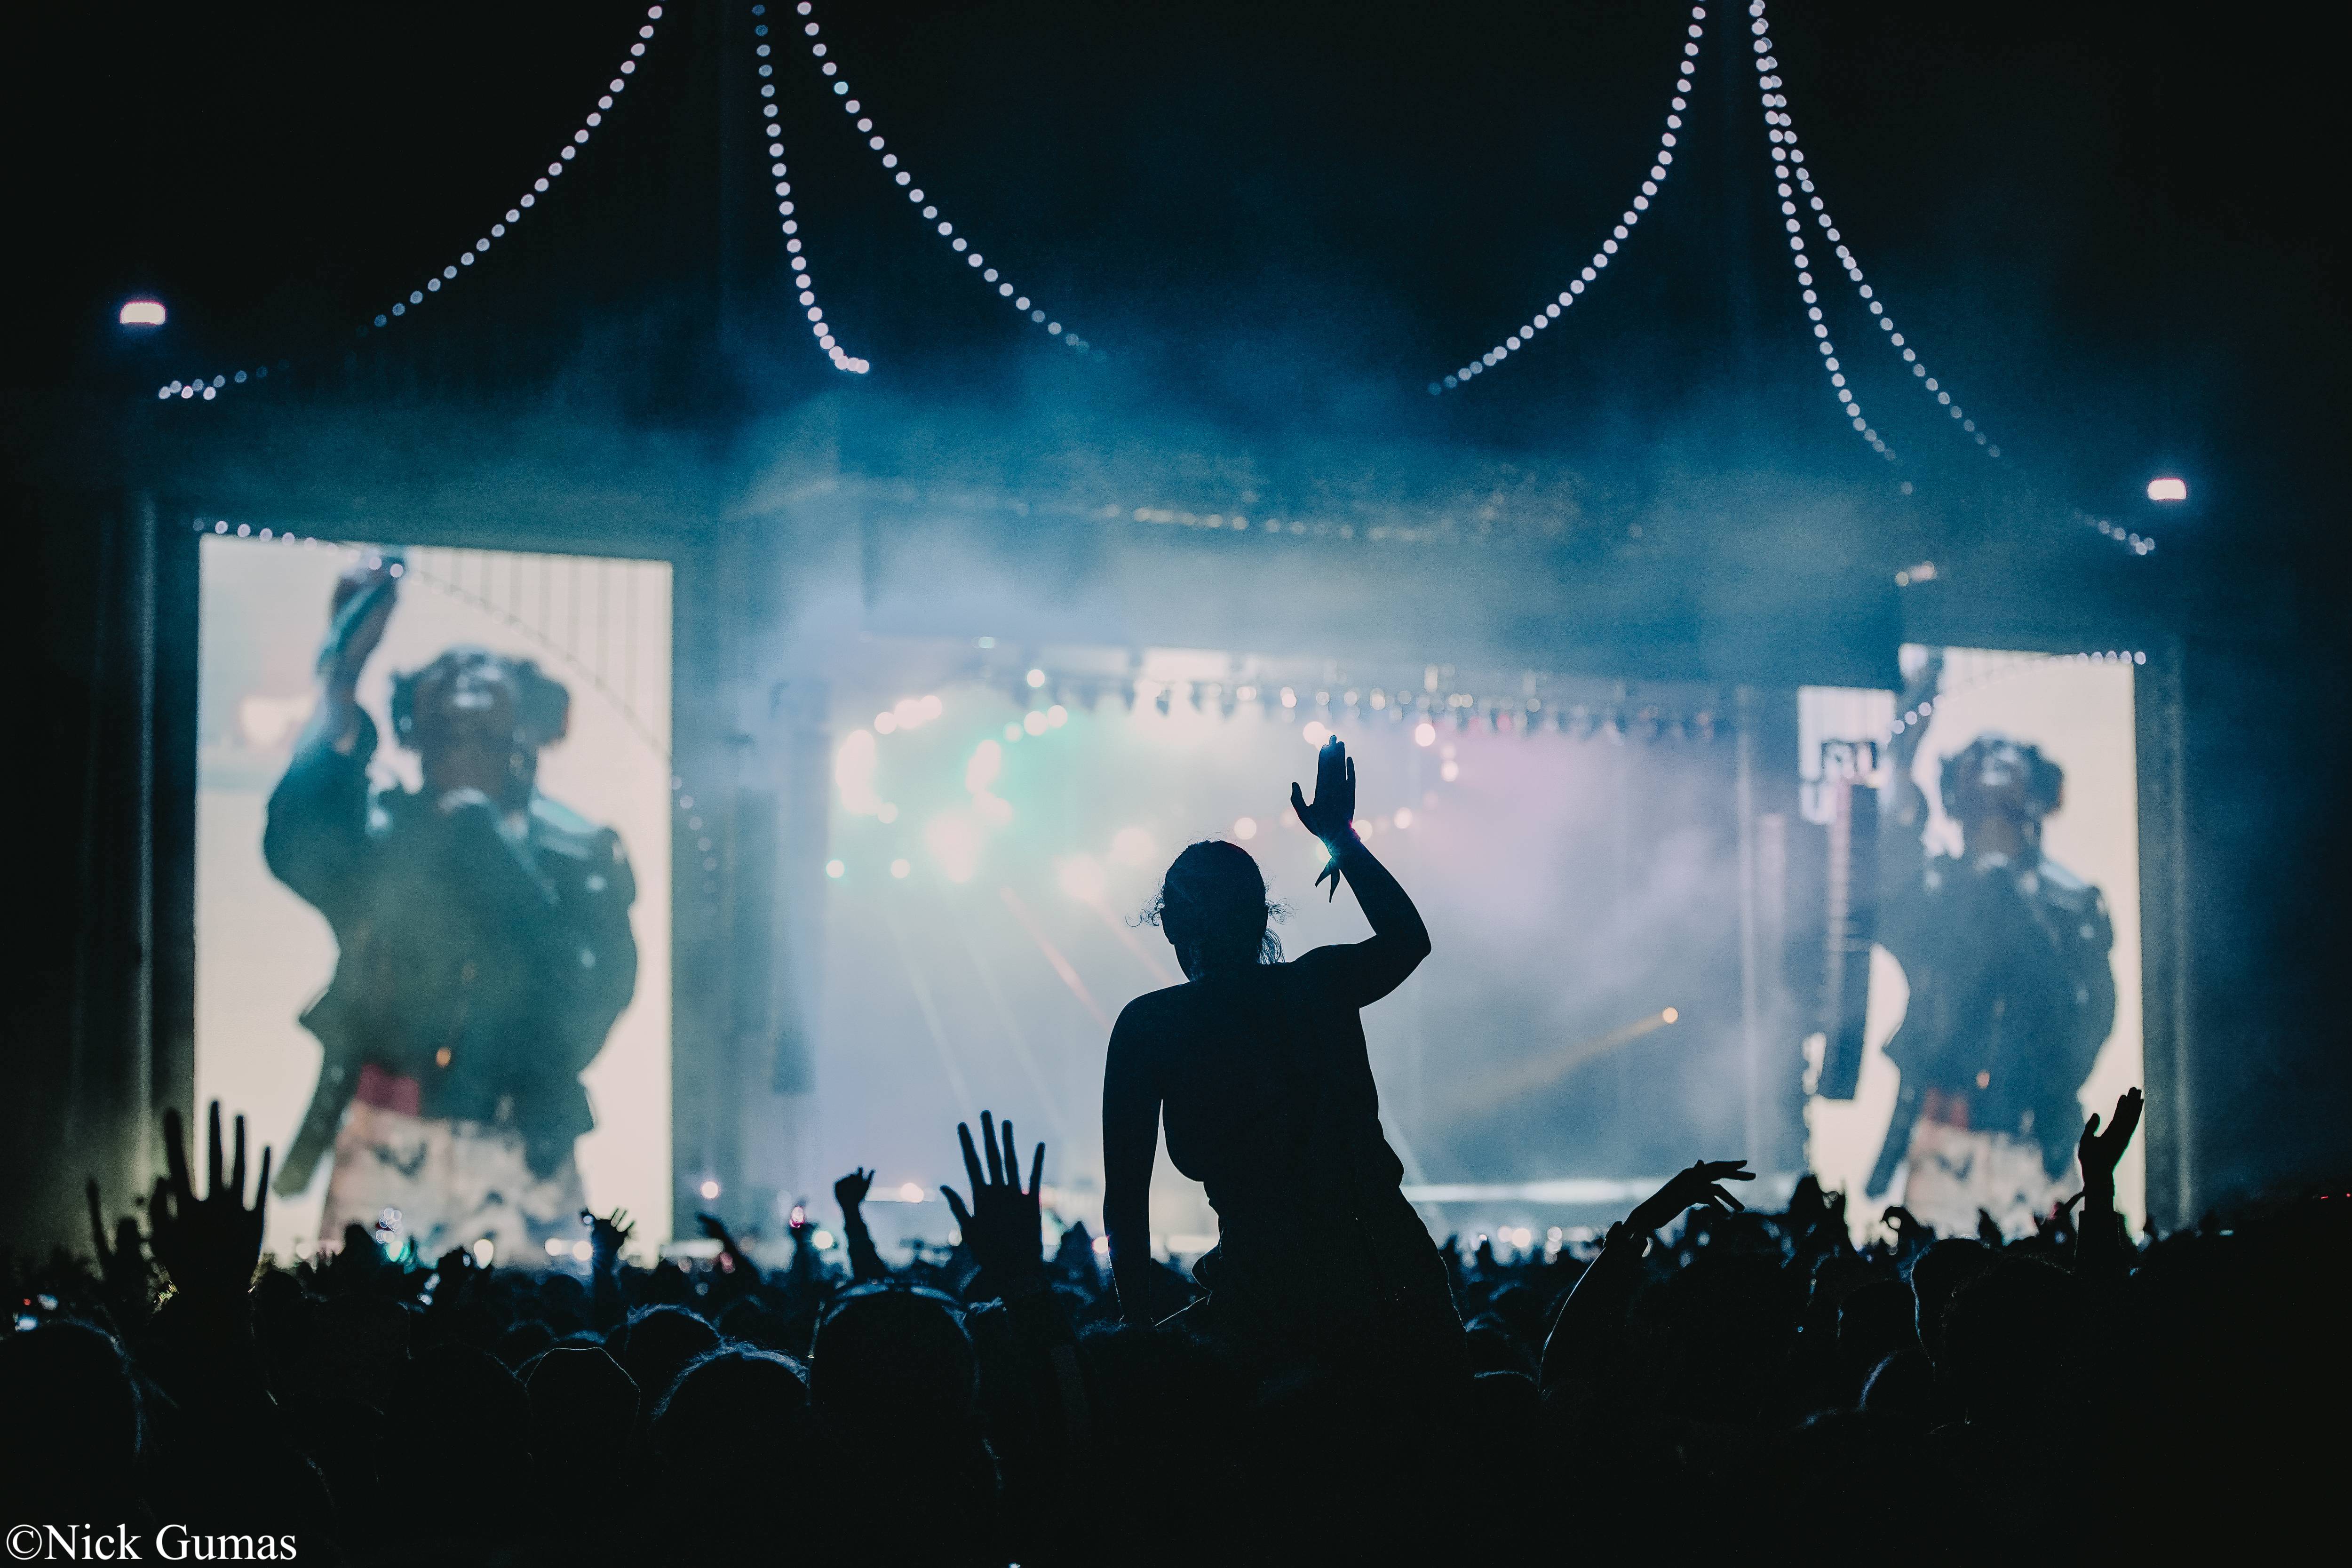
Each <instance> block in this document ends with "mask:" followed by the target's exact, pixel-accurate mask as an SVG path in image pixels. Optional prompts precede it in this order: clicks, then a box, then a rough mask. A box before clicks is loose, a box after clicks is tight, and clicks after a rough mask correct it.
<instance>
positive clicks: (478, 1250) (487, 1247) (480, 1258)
mask: <svg viewBox="0 0 2352 1568" xmlns="http://www.w3.org/2000/svg"><path fill="white" fill-rule="evenodd" d="M473 1254H474V1266H475V1267H476V1268H488V1267H489V1266H490V1259H492V1258H496V1257H497V1256H498V1255H499V1249H498V1247H497V1244H495V1243H494V1242H492V1241H491V1240H490V1238H489V1237H487V1236H486V1237H482V1239H481V1240H479V1241H478V1242H476V1243H474V1246H473Z"/></svg>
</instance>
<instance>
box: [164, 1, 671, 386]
mask: <svg viewBox="0 0 2352 1568" xmlns="http://www.w3.org/2000/svg"><path fill="white" fill-rule="evenodd" d="M661 18H662V8H661V7H660V6H658V5H649V6H647V7H646V20H645V22H644V23H643V24H642V25H641V26H639V27H638V28H637V37H636V41H635V43H633V44H631V45H630V46H629V52H628V54H627V56H626V57H625V58H623V59H622V61H621V65H620V69H619V71H618V73H617V74H615V75H614V78H613V79H612V80H611V81H609V82H607V83H606V84H605V85H604V93H603V94H602V96H600V97H599V98H598V99H597V100H596V107H595V108H593V109H592V110H589V111H588V118H587V119H586V120H585V121H582V122H581V125H580V128H579V129H578V130H576V131H574V132H572V137H571V140H569V141H567V142H564V144H563V145H562V147H560V148H558V149H557V150H556V154H555V156H554V158H553V159H551V160H550V162H549V163H548V165H547V173H545V174H541V175H540V176H539V177H538V178H536V179H534V180H533V181H532V182H531V184H530V190H527V191H525V192H524V193H523V194H522V195H520V197H518V198H517V199H516V201H515V205H512V206H510V207H509V208H508V209H507V210H506V215H505V216H504V218H503V219H502V220H501V221H499V222H497V223H493V224H492V225H490V229H489V232H488V234H485V235H483V236H482V237H480V238H478V239H477V240H475V241H474V243H473V244H472V245H470V246H468V247H467V248H465V249H464V250H462V251H460V252H458V254H457V260H455V261H453V262H451V263H449V264H448V265H447V266H445V267H443V268H441V270H440V271H438V272H436V273H435V274H434V275H433V276H432V277H430V278H427V279H425V286H424V287H423V288H421V289H411V290H409V292H408V295H407V297H406V298H405V299H401V300H394V301H393V303H392V305H391V306H390V307H389V308H388V309H386V310H380V311H378V312H377V313H376V315H375V317H374V320H373V325H375V326H378V327H387V326H390V325H391V324H392V323H393V322H394V321H397V320H399V319H400V318H402V317H404V316H405V315H407V314H408V312H409V311H410V310H413V309H415V307H417V306H419V305H422V304H424V303H425V300H426V298H427V297H428V296H430V295H434V294H438V293H439V292H441V289H442V286H443V285H445V284H448V283H455V282H456V281H457V279H459V278H460V277H462V276H463V275H464V269H465V268H469V267H471V266H473V265H474V262H475V260H476V258H479V257H483V256H487V255H488V254H489V250H490V246H491V244H492V243H493V242H495V241H497V240H501V239H504V238H505V237H507V231H508V230H509V228H511V227H513V226H515V225H517V224H519V223H520V222H521V221H522V216H523V214H524V213H526V212H528V211H530V209H531V208H532V207H534V206H536V205H539V198H540V197H541V196H543V195H547V193H548V191H549V189H550V187H551V183H552V182H553V181H556V180H560V179H562V177H563V171H564V169H565V167H566V166H568V165H569V164H570V163H572V160H573V159H574V158H576V157H578V156H579V153H580V150H581V149H582V148H583V147H585V146H587V145H588V138H589V136H590V135H591V134H593V132H595V130H596V128H597V127H598V126H601V125H602V124H604V116H605V115H607V114H609V113H611V112H612V110H613V104H614V100H616V99H617V98H619V97H620V95H621V94H622V93H623V92H624V91H625V90H626V89H627V88H628V85H629V78H631V77H633V76H635V74H636V71H637V62H638V61H639V60H641V59H643V58H645V56H646V47H647V46H648V45H650V44H651V43H652V42H653V37H654V27H655V24H656V23H658V22H659V21H660V20H661ZM367 330H368V329H367V328H366V327H364V326H362V328H361V329H360V331H361V332H362V334H365V332H366V331H367ZM268 374H269V371H268V367H266V366H264V367H259V368H257V369H255V370H254V371H252V372H251V373H250V379H252V380H255V381H261V380H266V379H267V378H268ZM247 379H248V373H247V372H245V371H242V370H240V371H236V372H234V373H232V374H220V375H215V376H213V377H212V378H211V379H210V380H206V379H205V378H203V377H201V376H200V377H198V378H197V379H195V380H194V381H170V382H166V383H164V384H163V385H162V386H159V387H157V388H156V389H155V395H156V396H157V397H159V398H165V399H169V398H174V397H177V398H182V399H194V398H198V397H201V398H202V399H204V401H205V402H207V403H210V402H211V401H213V399H215V397H217V396H219V395H220V394H221V393H222V392H223V391H225V390H226V388H228V387H230V386H242V385H244V384H246V382H247Z"/></svg>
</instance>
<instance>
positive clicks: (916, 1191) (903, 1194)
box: [898, 1182, 923, 1204]
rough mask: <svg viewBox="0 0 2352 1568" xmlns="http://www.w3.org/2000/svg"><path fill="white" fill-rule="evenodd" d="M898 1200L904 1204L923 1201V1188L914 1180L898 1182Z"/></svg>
mask: <svg viewBox="0 0 2352 1568" xmlns="http://www.w3.org/2000/svg"><path fill="white" fill-rule="evenodd" d="M898 1201H899V1202H900V1203H902V1204H919V1203H921V1202H922V1201H923V1189H922V1188H920V1187H919V1186H917V1185H916V1184H914V1183H912V1182H901V1183H899V1184H898Z"/></svg>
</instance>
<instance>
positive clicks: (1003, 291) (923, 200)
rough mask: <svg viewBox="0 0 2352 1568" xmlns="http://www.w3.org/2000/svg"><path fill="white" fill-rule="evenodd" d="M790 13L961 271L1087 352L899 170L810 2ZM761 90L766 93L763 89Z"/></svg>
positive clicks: (861, 128) (757, 11)
mask: <svg viewBox="0 0 2352 1568" xmlns="http://www.w3.org/2000/svg"><path fill="white" fill-rule="evenodd" d="M766 10H767V7H766V6H764V5H754V6H752V7H751V15H752V16H763V15H765V13H766ZM793 10H794V11H796V12H797V13H798V14H799V15H800V16H802V17H803V18H805V20H803V22H802V24H801V32H802V34H803V37H806V38H807V39H808V47H809V58H810V59H811V60H813V61H814V62H815V65H816V68H817V71H818V72H819V74H820V75H822V76H823V77H824V79H825V80H826V81H828V82H830V83H831V85H832V88H833V95H834V97H835V98H836V99H838V100H840V101H841V107H842V110H843V112H845V113H846V114H850V115H854V116H856V121H857V131H858V134H859V135H861V136H863V137H864V138H865V139H866V150H867V151H868V152H870V153H874V154H875V155H876V156H877V157H878V158H880V159H881V160H882V167H883V168H884V169H886V170H887V171H889V172H890V177H891V180H892V182H893V183H894V184H897V185H898V188H899V189H900V190H903V191H905V192H906V193H907V202H908V205H910V206H916V207H919V208H921V209H922V214H923V221H924V222H925V223H927V224H929V225H931V226H933V228H934V230H935V232H936V233H937V235H938V237H940V239H942V240H944V241H946V242H947V246H948V248H949V250H950V252H952V253H953V254H954V255H957V256H960V257H961V258H963V264H964V266H965V268H967V269H969V270H971V271H973V272H977V273H978V274H980V279H981V281H982V282H983V283H986V284H989V285H990V286H992V288H994V289H995V290H996V297H997V298H998V299H1000V300H1006V301H1008V302H1009V303H1010V304H1011V305H1012V306H1013V309H1014V310H1018V311H1020V312H1021V313H1022V314H1023V315H1024V316H1026V317H1027V318H1028V319H1029V321H1030V324H1031V325H1033V326H1039V327H1043V328H1045V333H1046V335H1047V336H1048V337H1053V338H1057V339H1059V340H1060V341H1061V342H1065V343H1066V344H1068V345H1069V346H1070V347H1071V348H1074V349H1076V350H1078V351H1079V352H1080V353H1084V352H1086V351H1087V349H1088V348H1091V347H1092V346H1093V345H1092V344H1091V343H1089V342H1087V340H1086V339H1084V338H1082V337H1080V336H1079V335H1078V334H1077V333H1076V331H1072V330H1069V329H1066V328H1065V327H1064V326H1063V325H1062V323H1061V322H1060V321H1055V320H1054V319H1052V318H1051V317H1050V316H1049V315H1048V314H1047V313H1046V310H1045V307H1044V306H1042V305H1040V304H1038V303H1037V302H1036V301H1035V300H1032V299H1031V298H1030V297H1029V296H1028V295H1026V294H1024V293H1022V292H1020V291H1019V290H1018V289H1015V288H1014V287H1013V284H1012V283H1011V281H1010V280H1008V279H1005V278H1004V277H1003V275H1002V274H1001V273H1000V271H999V269H998V268H993V267H991V266H989V265H988V258H986V257H984V256H982V254H981V253H980V252H979V251H977V250H975V249H973V248H972V247H971V240H970V239H969V238H968V237H964V236H962V235H959V234H957V233H956V230H955V225H954V224H953V223H951V222H950V221H949V220H948V219H946V218H944V217H942V216H940V208H939V204H938V203H937V202H935V201H933V200H932V199H931V197H930V196H929V195H927V194H926V193H925V192H924V190H923V188H922V187H921V186H920V185H918V184H915V176H914V175H913V174H911V173H909V172H908V170H907V169H905V168H903V167H902V166H901V164H900V160H899V157H898V154H897V153H893V152H890V151H888V150H887V148H888V143H887V141H886V140H885V139H884V138H883V136H882V133H881V132H878V131H877V130H876V129H875V127H874V117H873V116H872V115H871V114H870V113H868V112H867V111H866V105H864V104H862V103H860V102H859V101H858V100H856V99H855V98H852V97H851V96H850V95H849V81H848V79H847V78H845V77H844V76H843V75H842V74H841V63H840V62H839V61H838V60H834V59H828V58H826V57H827V56H828V55H829V54H830V53H832V48H831V46H829V45H827V44H826V43H825V42H824V40H823V39H822V38H821V37H818V34H819V32H820V30H821V29H820V28H819V26H818V25H817V22H816V20H815V16H814V13H815V10H816V7H815V6H814V5H813V4H811V0H799V4H798V5H794V6H793ZM753 30H754V31H755V32H757V33H759V34H760V35H761V37H765V36H766V32H767V29H766V27H765V26H761V27H758V28H755V29H753ZM766 56H767V47H766V45H765V44H762V45H761V58H762V59H763V60H764V59H765V58H766ZM765 69H766V67H765V66H764V65H763V66H762V67H761V70H762V72H763V73H764V71H765ZM761 90H762V91H764V90H765V89H764V88H763V89H761Z"/></svg>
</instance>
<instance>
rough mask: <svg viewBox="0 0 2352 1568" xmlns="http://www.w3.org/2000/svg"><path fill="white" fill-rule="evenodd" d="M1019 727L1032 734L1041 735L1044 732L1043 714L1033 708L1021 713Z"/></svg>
mask: <svg viewBox="0 0 2352 1568" xmlns="http://www.w3.org/2000/svg"><path fill="white" fill-rule="evenodd" d="M1021 727H1022V728H1023V729H1024V730H1026V731H1029V732H1030V733H1031V734H1033V735H1042V734H1044V733H1045V715H1044V714H1043V713H1040V712H1038V711H1037V710H1035V709H1034V708H1033V709H1031V710H1029V711H1028V712H1027V713H1025V714H1024V715H1022V718H1021Z"/></svg>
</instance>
